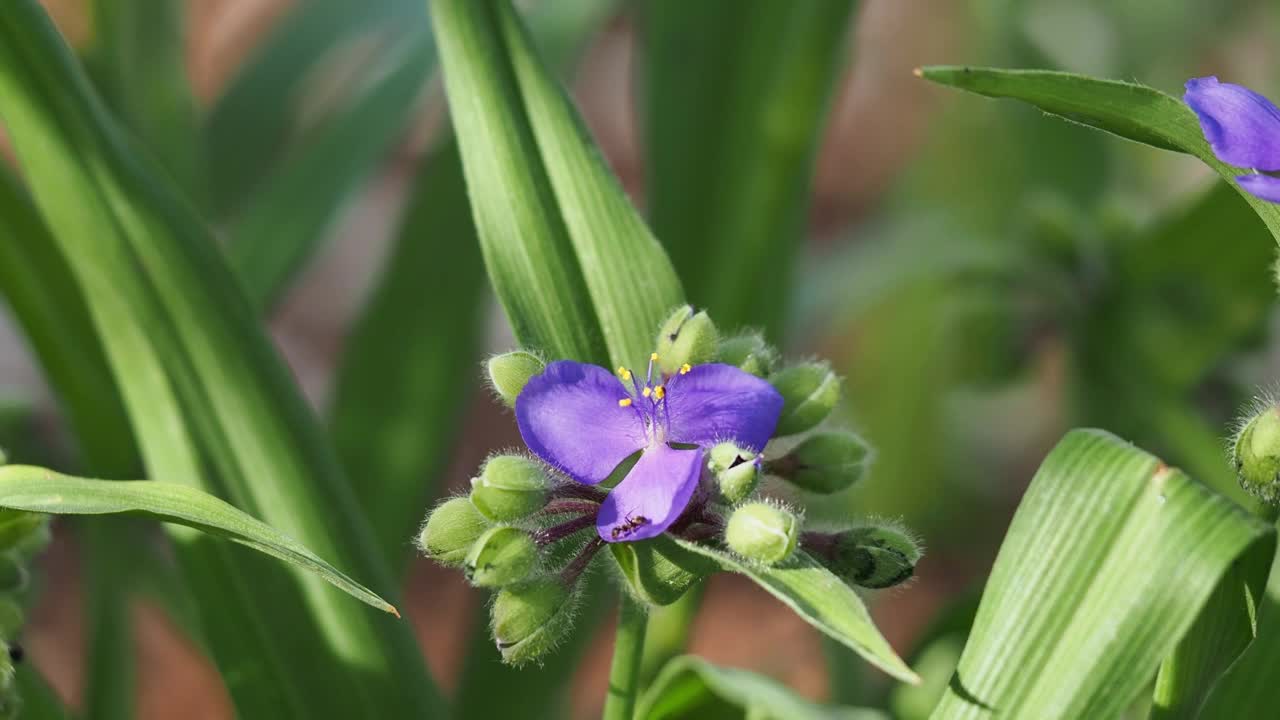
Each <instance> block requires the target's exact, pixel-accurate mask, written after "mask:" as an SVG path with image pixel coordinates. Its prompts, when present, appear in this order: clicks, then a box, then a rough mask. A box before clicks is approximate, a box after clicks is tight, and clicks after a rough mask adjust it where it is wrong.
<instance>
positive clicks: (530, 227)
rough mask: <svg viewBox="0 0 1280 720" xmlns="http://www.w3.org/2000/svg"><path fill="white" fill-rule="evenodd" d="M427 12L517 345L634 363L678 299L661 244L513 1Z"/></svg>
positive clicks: (485, 245) (445, 5) (458, 0)
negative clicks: (607, 162)
mask: <svg viewBox="0 0 1280 720" xmlns="http://www.w3.org/2000/svg"><path fill="white" fill-rule="evenodd" d="M431 8H432V16H433V18H434V27H435V29H436V40H437V42H438V44H439V47H440V57H441V62H442V65H443V67H444V71H445V87H446V90H447V91H448V95H449V101H450V102H449V109H450V112H451V114H452V117H453V125H454V127H455V129H456V131H457V133H458V142H459V145H460V147H461V148H462V159H463V168H464V170H465V172H466V177H467V188H468V192H469V194H470V197H471V207H472V212H473V213H474V215H475V221H476V228H477V230H478V231H479V235H480V242H481V249H482V250H483V252H484V258H485V264H486V267H487V268H488V272H489V277H490V280H491V281H492V282H493V286H494V288H495V290H496V291H497V293H498V297H499V299H500V300H501V301H502V304H503V307H504V308H505V309H506V311H507V317H508V319H509V320H510V322H511V325H512V328H513V329H514V330H515V333H516V337H517V338H518V339H519V340H520V341H521V343H522V344H524V345H526V346H529V347H536V348H541V349H543V350H545V351H547V352H548V353H549V354H551V355H552V356H554V357H569V358H578V359H583V360H596V361H603V360H605V359H606V358H608V359H609V360H610V361H611V362H613V363H616V364H619V365H638V364H639V363H640V361H641V359H642V358H643V357H645V355H646V354H647V353H648V352H649V351H650V350H652V344H653V335H654V332H655V331H656V328H657V326H658V324H659V323H660V322H661V321H662V319H663V317H664V315H665V314H666V313H667V312H668V311H669V310H670V309H671V308H672V307H673V306H675V305H678V304H679V303H680V301H681V298H682V294H681V291H680V287H679V282H678V281H677V280H676V277H675V273H674V271H673V270H672V269H671V265H670V262H669V261H668V260H667V258H666V255H665V254H664V253H663V251H662V248H661V246H659V245H658V243H657V241H655V240H654V239H653V237H652V236H651V235H650V234H649V232H648V230H647V228H645V226H644V223H643V221H641V220H640V218H639V216H638V215H637V214H636V212H635V210H634V208H632V206H631V204H630V202H629V201H628V200H627V198H626V195H625V194H624V193H623V192H622V189H621V187H620V185H619V184H618V181H617V179H616V178H615V177H613V175H612V174H611V173H610V171H609V169H608V167H607V166H606V165H605V163H604V161H603V159H602V158H601V157H600V155H599V152H598V151H597V150H596V149H595V148H594V146H593V145H592V144H591V141H590V139H589V137H588V136H587V133H586V131H585V130H584V128H583V127H582V123H581V120H580V119H579V118H578V117H577V115H576V113H575V112H574V110H573V108H572V106H571V105H570V104H569V101H568V99H567V98H566V97H565V94H564V92H563V90H562V89H561V88H560V87H559V85H558V84H557V82H556V80H555V79H554V78H553V77H552V76H551V74H550V73H549V72H547V69H546V67H545V66H544V65H543V63H542V62H541V60H540V59H539V58H538V57H537V55H536V53H535V51H534V49H533V47H532V44H531V42H530V40H529V37H528V35H527V33H526V32H525V30H524V28H523V27H522V26H521V24H520V20H519V19H518V18H517V17H516V15H515V13H514V11H513V10H512V9H511V7H510V5H509V3H507V2H505V0H485V1H484V2H468V1H465V0H440V1H438V2H433V3H432V5H431Z"/></svg>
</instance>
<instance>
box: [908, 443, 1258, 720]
mask: <svg viewBox="0 0 1280 720" xmlns="http://www.w3.org/2000/svg"><path fill="white" fill-rule="evenodd" d="M1274 534H1275V529H1274V528H1272V527H1270V526H1268V525H1266V524H1265V523H1263V522H1261V521H1259V520H1258V519H1257V518H1254V517H1252V516H1250V515H1249V514H1248V513H1246V512H1245V511H1244V510H1242V509H1241V508H1239V507H1238V506H1236V505H1235V504H1233V503H1232V502H1230V501H1229V500H1227V499H1225V498H1223V497H1221V496H1218V495H1216V494H1214V493H1213V492H1211V491H1210V490H1208V489H1207V488H1206V487H1204V486H1203V485H1201V484H1200V483H1197V482H1195V481H1193V480H1192V479H1190V478H1188V477H1187V476H1186V475H1184V474H1183V473H1182V472H1180V471H1178V470H1175V469H1172V468H1169V467H1167V466H1165V465H1164V464H1163V463H1161V462H1160V461H1159V460H1158V459H1156V458H1155V457H1153V456H1151V455H1149V454H1147V453H1145V452H1143V451H1141V450H1139V449H1137V448H1135V447H1133V446H1132V445H1130V444H1128V443H1125V442H1123V441H1121V440H1119V439H1118V438H1116V437H1114V436H1112V435H1109V434H1107V433H1104V432H1101V431H1088V430H1077V431H1073V432H1071V433H1069V434H1068V435H1067V436H1066V438H1064V439H1063V440H1062V442H1060V443H1059V444H1058V446H1057V447H1056V448H1055V449H1054V450H1053V452H1051V453H1050V454H1049V457H1048V458H1047V459H1046V460H1045V462H1044V464H1043V465H1041V467H1040V470H1039V472H1037V473H1036V477H1035V479H1034V480H1033V481H1032V483H1031V486H1030V488H1028V490H1027V493H1026V495H1025V496H1024V497H1023V500H1022V503H1021V504H1020V505H1019V507H1018V512H1017V514H1016V515H1015V516H1014V519H1013V523H1012V524H1011V525H1010V527H1009V532H1008V534H1007V535H1006V537H1005V541H1004V544H1003V545H1002V546H1001V549H1000V555H999V557H997V559H996V564H995V567H994V568H993V570H992V573H991V577H990V579H989V580H988V582H987V586H986V590H985V592H984V594H983V598H982V603H981V605H980V607H979V609H978V616H977V619H976V620H975V622H974V627H973V631H972V632H971V634H970V636H969V642H968V644H967V645H966V647H965V650H964V654H963V655H962V657H961V659H960V665H959V668H958V669H957V670H956V673H955V675H953V676H952V679H951V684H950V687H949V688H948V690H947V694H946V695H945V696H944V697H943V699H942V702H941V703H940V704H939V705H938V707H937V709H936V710H935V711H934V714H933V717H934V718H937V719H950V718H984V717H994V716H1000V717H1023V716H1033V717H1037V718H1045V719H1046V720H1050V719H1052V718H1076V717H1114V716H1118V715H1119V714H1120V713H1121V712H1122V711H1123V710H1124V709H1125V708H1126V707H1127V706H1128V705H1129V704H1130V703H1131V702H1133V701H1134V700H1135V699H1136V698H1137V697H1138V696H1139V695H1140V694H1141V693H1142V691H1143V690H1144V689H1145V688H1147V687H1148V685H1149V683H1150V681H1151V678H1152V677H1153V676H1154V674H1155V672H1156V668H1157V667H1158V666H1159V664H1160V661H1161V660H1162V659H1163V658H1164V657H1166V656H1167V655H1168V654H1169V653H1170V652H1171V651H1172V650H1173V649H1174V647H1175V646H1176V644H1177V643H1178V641H1179V639H1180V638H1181V637H1182V636H1183V635H1184V634H1185V633H1186V632H1187V630H1188V629H1189V628H1190V627H1191V625H1192V623H1193V622H1194V620H1195V618H1196V616H1197V614H1198V613H1199V612H1200V609H1201V608H1202V607H1203V606H1204V604H1205V602H1206V601H1207V600H1208V598H1209V596H1210V595H1211V593H1212V592H1213V590H1214V588H1215V587H1216V586H1217V585H1218V584H1219V582H1220V581H1221V580H1222V578H1223V577H1224V575H1226V573H1227V571H1228V569H1229V568H1230V567H1231V564H1232V563H1233V562H1235V561H1236V560H1237V559H1238V558H1240V557H1241V555H1243V554H1244V553H1245V552H1246V551H1247V550H1248V549H1249V548H1250V547H1251V546H1254V545H1255V544H1256V543H1269V544H1273V543H1274V542H1275V540H1274V537H1275V535H1274Z"/></svg>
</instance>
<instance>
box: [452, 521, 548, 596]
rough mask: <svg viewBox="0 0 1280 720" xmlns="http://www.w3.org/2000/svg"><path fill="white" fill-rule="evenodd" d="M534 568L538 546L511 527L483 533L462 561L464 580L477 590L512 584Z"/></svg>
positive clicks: (523, 532) (531, 539)
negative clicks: (465, 576)
mask: <svg viewBox="0 0 1280 720" xmlns="http://www.w3.org/2000/svg"><path fill="white" fill-rule="evenodd" d="M537 567H538V546H537V544H535V543H534V542H533V538H532V537H531V536H530V535H529V533H527V532H525V531H524V530H521V529H519V528H513V527H495V528H489V529H488V530H485V531H484V534H483V535H481V536H480V539H478V540H476V542H475V544H474V545H472V546H471V551H470V552H469V553H467V559H466V560H465V561H464V562H463V572H465V573H466V575H467V579H468V580H470V581H471V584H472V585H476V586H479V587H504V586H506V585H514V584H516V583H518V582H520V581H522V580H524V579H525V578H527V577H529V576H530V575H532V574H533V571H534V570H535V569H536V568H537Z"/></svg>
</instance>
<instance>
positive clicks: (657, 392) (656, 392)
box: [653, 385, 667, 400]
mask: <svg viewBox="0 0 1280 720" xmlns="http://www.w3.org/2000/svg"><path fill="white" fill-rule="evenodd" d="M653 396H654V397H656V398H658V399H659V400H661V399H662V398H664V397H666V396H667V389H666V388H664V387H662V386H661V385H659V386H658V387H656V388H654V389H653Z"/></svg>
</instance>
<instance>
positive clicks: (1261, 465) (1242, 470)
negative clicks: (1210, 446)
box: [1232, 403, 1280, 506]
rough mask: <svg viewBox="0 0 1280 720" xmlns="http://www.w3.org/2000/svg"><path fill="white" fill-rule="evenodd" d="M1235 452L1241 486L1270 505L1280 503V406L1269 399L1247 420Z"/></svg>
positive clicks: (1233, 446)
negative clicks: (1263, 406)
mask: <svg viewBox="0 0 1280 720" xmlns="http://www.w3.org/2000/svg"><path fill="white" fill-rule="evenodd" d="M1232 456H1233V457H1232V459H1233V460H1234V464H1235V467H1236V475H1237V476H1238V477H1239V479H1240V487H1242V488H1244V489H1245V491H1246V492H1248V493H1249V494H1250V495H1252V496H1254V497H1256V498H1258V499H1259V500H1261V501H1262V502H1264V503H1266V504H1268V505H1272V506H1274V505H1280V407H1277V406H1276V405H1275V404H1274V403H1269V404H1268V405H1267V406H1266V407H1265V408H1263V409H1262V410H1261V411H1259V412H1258V413H1257V414H1256V415H1254V416H1253V418H1252V419H1250V420H1249V421H1248V422H1247V423H1245V424H1244V426H1243V427H1242V428H1241V429H1240V433H1239V434H1238V435H1236V438H1235V442H1234V443H1233V444H1232Z"/></svg>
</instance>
